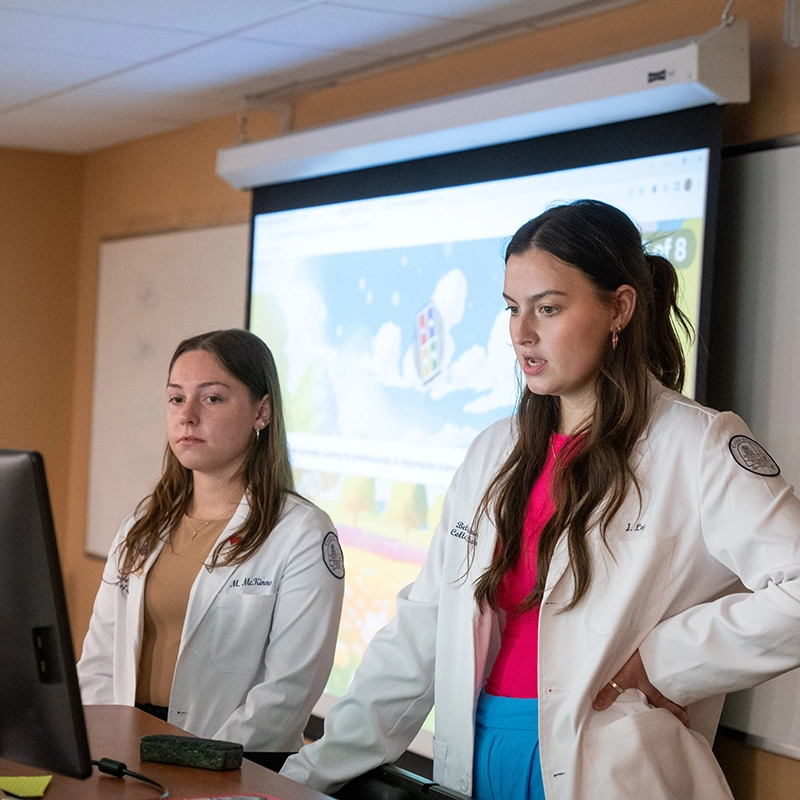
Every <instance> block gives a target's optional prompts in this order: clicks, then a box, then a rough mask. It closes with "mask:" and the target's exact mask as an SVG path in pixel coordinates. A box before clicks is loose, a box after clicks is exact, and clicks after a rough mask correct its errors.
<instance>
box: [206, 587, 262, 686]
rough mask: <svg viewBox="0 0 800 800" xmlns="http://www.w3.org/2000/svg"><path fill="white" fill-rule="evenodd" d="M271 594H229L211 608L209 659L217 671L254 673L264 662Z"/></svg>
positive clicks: (220, 598) (219, 598) (219, 599)
mask: <svg viewBox="0 0 800 800" xmlns="http://www.w3.org/2000/svg"><path fill="white" fill-rule="evenodd" d="M275 598H276V595H275V594H274V593H270V594H240V593H232V594H229V595H226V596H224V597H218V598H217V600H216V602H215V603H214V605H213V606H212V609H211V613H212V614H213V625H212V629H213V638H212V647H211V656H212V658H213V660H214V664H215V665H216V667H217V669H218V670H220V672H237V673H254V672H256V670H258V668H259V666H260V665H261V664H262V663H263V661H264V650H265V649H266V646H267V640H268V639H269V631H270V627H271V625H272V611H273V609H274V607H275Z"/></svg>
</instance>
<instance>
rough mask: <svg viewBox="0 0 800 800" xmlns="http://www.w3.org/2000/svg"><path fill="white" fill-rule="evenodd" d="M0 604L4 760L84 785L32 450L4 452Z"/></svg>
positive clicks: (57, 590) (68, 643)
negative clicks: (67, 778)
mask: <svg viewBox="0 0 800 800" xmlns="http://www.w3.org/2000/svg"><path fill="white" fill-rule="evenodd" d="M0 603H1V604H2V606H3V608H4V609H5V610H6V613H4V614H3V615H2V621H0V641H2V643H3V644H2V654H0V757H2V758H4V759H8V760H10V761H16V762H19V763H21V764H26V765H29V766H32V767H39V768H41V769H45V770H48V771H53V772H56V773H59V774H62V775H67V776H69V777H73V778H87V777H88V776H89V775H90V774H91V772H92V763H91V756H90V752H89V742H88V736H87V732H86V722H85V718H84V715H83V705H82V704H81V697H80V689H79V685H78V677H77V671H76V666H75V655H74V651H73V646H72V636H71V631H70V625H69V618H68V614H67V603H66V596H65V592H64V581H63V577H62V573H61V566H60V560H59V557H58V546H57V542H56V535H55V528H54V525H53V516H52V511H51V507H50V498H49V493H48V490H47V479H46V475H45V468H44V461H43V459H42V456H41V455H40V454H39V453H38V452H36V451H32V450H4V449H2V450H0ZM8 609H11V610H12V613H7V610H8Z"/></svg>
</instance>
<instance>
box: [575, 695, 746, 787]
mask: <svg viewBox="0 0 800 800" xmlns="http://www.w3.org/2000/svg"><path fill="white" fill-rule="evenodd" d="M584 752H585V754H586V758H587V760H588V762H589V765H590V768H591V769H590V775H588V776H587V778H588V782H589V784H590V785H591V787H592V791H591V796H592V797H596V798H598V800H601V799H602V798H606V799H607V800H618V798H620V797H646V798H647V800H733V795H732V794H731V792H730V789H729V788H728V784H727V783H726V782H725V777H724V775H723V774H722V770H721V769H720V767H719V764H717V761H716V759H715V758H714V755H713V753H712V752H711V748H710V747H709V745H708V742H707V741H706V740H705V739H704V738H703V737H702V736H701V735H700V734H699V733H696V732H694V731H692V730H689V729H688V728H686V727H684V726H683V725H682V724H681V723H680V722H679V721H678V720H677V719H676V718H675V717H674V716H673V715H672V714H670V712H669V711H667V710H666V709H665V708H650V709H648V710H646V711H642V712H640V713H637V714H631V715H629V716H625V717H622V719H617V720H615V721H614V722H611V723H609V724H607V725H602V726H598V727H596V728H594V729H593V730H590V731H589V732H588V733H587V734H586V737H585V739H584ZM587 796H588V795H587Z"/></svg>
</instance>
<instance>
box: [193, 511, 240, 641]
mask: <svg viewBox="0 0 800 800" xmlns="http://www.w3.org/2000/svg"><path fill="white" fill-rule="evenodd" d="M249 511H250V505H249V503H248V502H247V498H246V497H243V498H242V500H241V502H240V503H239V507H238V508H237V509H236V512H235V513H234V515H233V517H231V521H230V522H229V523H228V524H227V525H226V526H225V530H224V531H222V533H221V534H220V535H219V538H218V539H217V541H216V542H215V544H214V547H213V548H212V551H211V552H212V553H213V552H214V550H216V548H217V547H218V545H219V544H220V542H223V541H227V540H228V539H229V538H230V537H231V535H232V534H234V533H235V532H236V531H237V530H238V529H239V528H240V527H241V526H242V524H243V523H244V521H245V519H247V514H248V513H249ZM238 568H239V565H234V566H222V567H215V568H214V569H213V570H211V571H209V570H208V569H207V568H206V567H201V568H200V572H199V573H198V575H197V578H196V579H195V582H194V584H193V585H192V591H191V592H190V594H189V606H188V608H187V609H186V618H185V619H184V622H183V633H182V635H181V647H180V649H181V650H183V648H184V646H185V644H186V642H188V641H189V639H190V638H191V637H192V634H193V633H194V632H195V631H196V630H197V626H198V625H199V624H200V622H201V621H202V619H203V617H204V616H205V615H206V613H207V612H208V609H209V608H210V607H211V604H212V603H213V602H214V598H215V597H216V596H217V595H218V594H219V592H220V591H221V590H222V589H223V588H224V586H225V585H226V584H227V583H228V581H229V580H230V578H231V576H232V575H233V574H234V573H235V572H236V570H237V569H238Z"/></svg>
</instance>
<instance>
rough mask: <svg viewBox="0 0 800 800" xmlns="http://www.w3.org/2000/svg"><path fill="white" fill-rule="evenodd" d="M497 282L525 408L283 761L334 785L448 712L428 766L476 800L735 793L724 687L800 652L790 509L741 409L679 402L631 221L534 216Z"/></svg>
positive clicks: (450, 499) (676, 372)
mask: <svg viewBox="0 0 800 800" xmlns="http://www.w3.org/2000/svg"><path fill="white" fill-rule="evenodd" d="M503 294H504V297H505V301H506V303H507V304H508V308H509V312H510V331H511V340H512V344H513V346H514V350H515V353H516V356H517V361H518V365H519V368H520V371H521V374H522V378H523V383H522V391H521V395H520V399H519V404H518V408H517V413H516V414H515V415H514V416H513V417H512V418H510V419H508V420H504V421H501V422H499V423H496V424H495V425H493V426H492V427H490V428H489V429H487V430H486V431H484V432H483V433H482V434H481V435H480V436H478V437H477V438H476V440H475V441H474V443H473V444H472V446H471V448H470V450H469V451H468V453H467V456H466V459H465V461H464V463H463V464H462V466H461V467H460V469H459V471H458V472H457V473H456V476H455V477H454V479H453V482H452V484H451V486H450V489H449V490H448V494H447V497H446V499H445V503H444V506H443V510H442V521H441V523H440V525H439V527H438V529H437V531H436V533H435V535H434V538H433V541H432V544H431V548H430V550H429V553H428V557H427V559H426V562H425V564H424V566H423V568H422V570H421V572H420V575H419V577H418V578H417V580H416V581H415V582H414V583H413V584H412V585H411V586H409V587H407V588H405V589H403V590H401V592H400V594H399V596H398V604H397V614H396V617H395V619H394V620H393V621H392V622H391V623H389V625H388V626H387V627H386V628H385V629H384V630H383V631H381V632H379V634H378V635H377V636H376V637H375V638H374V639H373V641H372V642H371V643H370V646H369V647H368V649H367V652H366V654H365V657H364V659H363V661H362V664H361V666H360V668H359V670H358V671H357V673H356V675H355V677H354V679H353V682H352V684H351V687H350V689H349V691H348V694H347V695H346V696H345V697H344V698H343V699H342V700H341V701H339V703H337V705H336V706H334V708H333V709H332V710H331V711H330V712H329V713H328V715H327V718H326V726H325V736H324V737H323V739H322V740H320V741H319V742H316V743H314V744H311V745H308V746H306V747H305V748H303V749H302V750H301V751H300V753H299V754H298V755H297V756H294V757H292V758H291V759H290V760H289V761H288V762H287V764H286V766H285V767H284V770H283V773H284V774H286V775H287V776H289V777H291V778H294V779H295V780H299V781H303V782H306V783H309V784H311V785H312V786H314V787H315V788H317V789H321V790H327V791H330V790H332V789H335V788H336V787H337V786H338V785H340V784H342V783H343V782H345V781H347V780H349V779H350V778H352V777H354V776H355V775H357V774H360V773H362V772H366V771H367V770H369V769H371V768H372V767H375V766H377V765H379V764H381V763H387V762H391V761H393V760H394V759H396V758H397V757H398V756H399V755H400V754H401V753H402V752H403V750H404V749H405V748H406V747H407V745H408V744H409V742H410V741H411V739H412V738H413V736H414V735H415V734H416V732H417V730H418V729H419V727H420V726H421V724H422V722H423V721H424V719H425V717H426V716H427V714H428V712H429V711H430V709H431V706H432V705H433V704H434V703H435V706H436V733H435V737H434V744H433V752H434V780H435V781H436V782H438V783H441V784H443V785H444V786H445V787H448V788H449V789H452V790H455V791H458V792H462V793H465V794H471V795H473V796H474V797H476V798H478V800H494V798H497V800H540V798H545V797H546V798H547V800H555V799H556V798H558V799H560V800H598V798H606V797H607V798H613V799H614V800H620V799H621V798H630V799H631V800H639V798H642V797H647V798H648V800H677V799H678V798H680V800H685V799H687V800H688V798H698V799H699V798H703V800H723V798H726V799H727V800H730V798H731V794H730V790H729V789H728V786H727V784H726V782H725V779H724V776H723V775H722V772H721V770H720V768H719V766H718V765H717V763H716V761H715V759H714V756H713V754H712V752H711V746H710V742H711V741H713V736H714V732H715V730H716V726H717V723H718V720H719V715H720V712H721V708H722V702H723V699H724V694H725V693H726V692H728V691H732V690H736V689H741V688H745V687H748V686H753V685H755V684H757V683H759V682H761V681H763V680H766V679H767V678H771V677H773V676H775V675H776V674H779V673H781V672H784V671H787V670H789V669H792V668H794V667H796V666H798V665H800V645H798V641H800V636H799V635H798V634H800V536H798V534H800V501H798V499H797V498H796V497H795V496H794V495H793V494H792V490H791V487H788V486H787V485H786V482H785V481H784V480H783V478H782V477H781V476H780V470H779V469H778V467H777V465H776V464H775V462H774V461H773V460H772V459H771V458H770V456H769V455H768V454H767V453H766V451H765V450H764V449H763V448H762V447H760V445H758V443H756V442H755V441H754V440H753V439H752V436H751V434H750V432H749V430H748V429H747V427H746V425H745V424H744V422H742V420H741V419H739V418H738V417H737V416H736V415H734V414H731V413H719V412H717V411H713V410H711V409H708V408H704V407H703V406H701V405H699V404H698V403H695V402H694V401H692V400H689V399H687V398H686V397H683V396H682V395H680V394H679V393H678V391H677V390H679V389H680V388H681V386H682V383H683V377H684V371H685V370H684V360H683V354H682V350H681V345H680V338H679V333H678V331H679V329H680V328H681V327H685V326H686V323H685V320H684V317H683V315H682V314H681V312H680V310H679V308H678V303H677V294H678V279H677V275H676V273H675V270H674V268H673V267H672V265H671V264H670V263H669V262H668V261H667V260H666V259H664V258H662V257H661V256H658V255H654V254H649V253H647V252H646V250H645V249H644V248H643V245H642V240H641V234H640V232H639V231H638V230H637V228H636V227H635V225H634V224H633V223H632V222H631V220H630V219H629V218H628V217H627V216H626V215H625V214H624V213H622V212H621V211H619V210H618V209H616V208H613V207H612V206H609V205H607V204H605V203H601V202H598V201H593V200H584V201H578V202H575V203H571V204H568V205H561V206H556V207H553V208H550V209H548V210H547V211H545V212H544V213H543V214H541V215H540V216H538V217H537V218H535V219H533V220H531V221H530V222H528V223H526V224H525V225H523V226H522V228H520V230H519V231H517V233H516V234H515V235H514V237H513V238H512V239H511V241H510V244H509V245H508V248H507V250H506V275H505V285H504V292H503Z"/></svg>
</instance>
